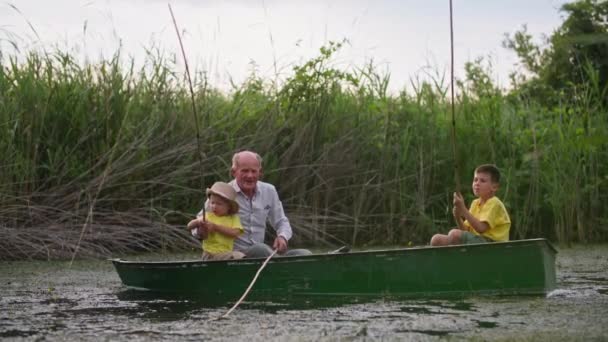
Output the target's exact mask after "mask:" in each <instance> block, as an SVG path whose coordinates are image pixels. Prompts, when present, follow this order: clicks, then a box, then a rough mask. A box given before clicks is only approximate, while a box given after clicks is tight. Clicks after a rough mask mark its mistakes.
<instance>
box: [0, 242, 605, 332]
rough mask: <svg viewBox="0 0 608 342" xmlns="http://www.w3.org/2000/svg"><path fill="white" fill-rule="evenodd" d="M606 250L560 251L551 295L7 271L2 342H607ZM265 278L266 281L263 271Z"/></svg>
mask: <svg viewBox="0 0 608 342" xmlns="http://www.w3.org/2000/svg"><path fill="white" fill-rule="evenodd" d="M607 251H608V248H607V247H594V248H575V249H567V250H560V253H559V254H558V260H557V267H558V289H557V290H555V291H553V292H551V293H550V294H549V295H548V296H547V297H546V298H543V297H533V296H532V297H530V296H528V297H470V298H461V299H450V300H448V299H420V300H412V299H408V300H389V299H371V298H347V299H343V298H336V297H332V298H326V297H322V298H321V297H319V298H289V299H279V298H280V297H279V298H278V299H277V300H273V301H272V302H269V301H265V302H264V301H252V300H249V301H248V300H246V301H245V302H243V303H242V304H241V305H240V306H239V307H238V308H237V309H236V310H235V311H234V312H232V313H231V315H230V316H228V317H227V318H225V319H221V320H217V318H218V317H220V316H221V315H223V314H224V313H226V312H227V311H228V309H229V308H230V307H231V306H232V305H233V304H234V303H233V302H228V303H227V302H226V301H225V300H222V298H213V299H209V298H205V299H201V298H198V299H197V298H188V297H179V296H168V295H162V294H157V293H151V292H145V291H136V290H129V289H126V288H124V287H123V286H122V285H121V283H120V281H119V279H118V276H117V275H116V273H115V272H114V269H113V268H112V266H111V264H109V263H107V262H101V261H99V262H97V261H95V262H91V261H86V262H85V261H81V262H78V263H76V264H75V265H74V266H73V267H72V268H71V269H70V268H68V265H67V263H39V262H20V263H5V264H2V265H1V266H0V308H1V310H0V338H2V339H14V340H20V339H26V340H35V339H46V340H91V341H96V340H99V339H104V340H119V341H120V340H122V341H125V340H129V341H131V340H134V339H135V340H146V341H147V340H167V339H169V340H175V339H177V340H192V341H200V340H203V339H204V340H247V341H267V340H275V341H279V340H280V341H282V340H286V339H288V340H298V341H313V340H314V341H316V340H343V339H346V340H404V339H407V340H438V339H445V338H448V339H450V338H455V339H461V338H462V339H471V338H473V339H479V340H503V339H516V340H521V339H524V340H539V339H540V340H551V341H553V340H562V341H565V340H590V339H596V340H602V339H607V338H608V333H607V328H606V327H608V266H607V265H608V253H606V252H607ZM262 276H263V275H262Z"/></svg>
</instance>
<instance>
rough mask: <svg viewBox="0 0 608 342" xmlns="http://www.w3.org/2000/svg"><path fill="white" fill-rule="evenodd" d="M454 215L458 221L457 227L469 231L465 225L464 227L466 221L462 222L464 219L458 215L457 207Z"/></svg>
mask: <svg viewBox="0 0 608 342" xmlns="http://www.w3.org/2000/svg"><path fill="white" fill-rule="evenodd" d="M452 214H454V221H456V225H457V226H458V229H460V230H467V227H465V225H464V221H462V217H461V216H460V215H458V213H457V211H456V207H454V209H452Z"/></svg>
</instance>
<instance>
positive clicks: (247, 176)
mask: <svg viewBox="0 0 608 342" xmlns="http://www.w3.org/2000/svg"><path fill="white" fill-rule="evenodd" d="M261 174H262V168H261V166H260V163H259V161H258V160H257V158H256V157H255V155H254V154H252V153H243V154H241V155H240V156H239V161H238V165H237V166H236V168H234V169H232V175H233V176H234V178H235V179H236V183H237V184H238V185H239V188H241V190H242V191H244V192H245V193H253V192H254V191H255V186H256V184H257V182H258V179H259V178H260V175H261Z"/></svg>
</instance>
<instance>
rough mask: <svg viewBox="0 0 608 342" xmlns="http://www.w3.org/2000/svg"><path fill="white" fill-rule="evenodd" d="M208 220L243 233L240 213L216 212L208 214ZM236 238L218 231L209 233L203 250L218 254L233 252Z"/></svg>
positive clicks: (204, 241)
mask: <svg viewBox="0 0 608 342" xmlns="http://www.w3.org/2000/svg"><path fill="white" fill-rule="evenodd" d="M206 218H207V221H209V222H211V223H215V224H219V225H220V226H224V227H229V228H234V229H238V230H239V231H240V233H241V234H242V233H243V231H244V230H243V226H242V225H241V219H240V218H239V216H238V215H226V216H217V215H215V214H214V213H207V214H206ZM233 244H234V239H233V238H231V237H228V236H226V235H224V234H220V233H218V232H213V233H209V236H208V237H207V239H205V240H203V250H204V251H205V252H207V253H211V254H217V253H225V252H231V251H232V246H233Z"/></svg>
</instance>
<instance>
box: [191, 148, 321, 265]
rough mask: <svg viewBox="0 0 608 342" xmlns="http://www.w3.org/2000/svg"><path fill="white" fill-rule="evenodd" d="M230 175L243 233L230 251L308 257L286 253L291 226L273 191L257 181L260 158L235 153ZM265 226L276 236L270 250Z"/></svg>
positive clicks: (300, 251)
mask: <svg viewBox="0 0 608 342" xmlns="http://www.w3.org/2000/svg"><path fill="white" fill-rule="evenodd" d="M231 172H232V176H233V177H234V179H233V180H232V181H230V183H229V184H231V185H232V186H233V187H234V189H235V190H236V192H237V196H236V201H237V203H238V204H239V212H238V215H239V217H240V219H241V224H242V225H243V228H244V230H245V231H244V233H243V234H241V235H240V236H239V237H238V238H237V239H236V240H235V241H234V250H235V251H239V252H242V253H245V255H246V256H247V257H249V258H263V257H268V256H269V255H270V254H272V250H273V249H276V250H278V252H279V253H280V254H283V255H286V256H293V255H308V254H311V252H310V251H309V250H307V249H292V250H288V249H287V243H288V241H289V239H290V238H291V236H292V234H293V233H292V230H291V225H290V224H289V220H288V219H287V217H286V216H285V212H284V211H283V204H282V203H281V200H280V199H279V195H278V193H277V190H276V189H275V187H274V186H273V185H272V184H269V183H265V182H262V181H260V180H259V178H260V177H261V175H262V158H261V157H260V155H259V154H257V153H255V152H252V151H242V152H237V153H235V154H234V156H233V157H232V168H231ZM199 215H202V211H201V212H200V213H199ZM267 222H268V223H269V224H270V225H271V226H272V228H274V230H275V231H276V233H277V237H276V238H275V239H274V242H273V244H272V248H270V246H268V245H266V244H265V243H264V235H265V233H266V223H267Z"/></svg>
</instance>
